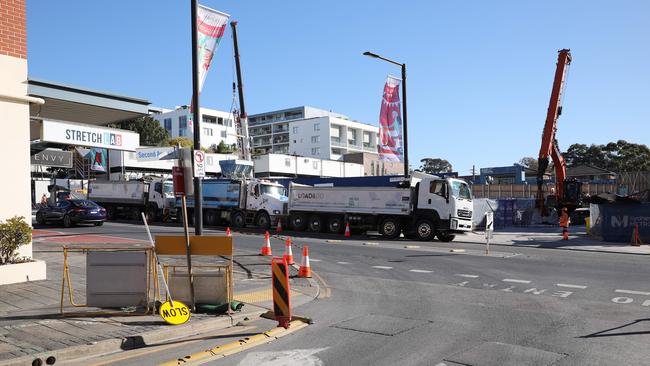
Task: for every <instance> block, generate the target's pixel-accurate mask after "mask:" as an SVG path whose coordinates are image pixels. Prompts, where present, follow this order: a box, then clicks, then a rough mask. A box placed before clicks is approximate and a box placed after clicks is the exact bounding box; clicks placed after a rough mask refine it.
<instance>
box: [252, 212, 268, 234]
mask: <svg viewBox="0 0 650 366" xmlns="http://www.w3.org/2000/svg"><path fill="white" fill-rule="evenodd" d="M255 225H257V227H259V228H260V229H262V230H266V229H268V228H270V227H271V218H270V217H269V214H267V213H266V211H261V212H258V213H257V216H255Z"/></svg>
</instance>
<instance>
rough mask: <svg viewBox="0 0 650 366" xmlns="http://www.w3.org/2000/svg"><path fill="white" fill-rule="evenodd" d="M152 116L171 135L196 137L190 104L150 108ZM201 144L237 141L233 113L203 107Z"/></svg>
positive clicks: (205, 145) (210, 144) (208, 144)
mask: <svg viewBox="0 0 650 366" xmlns="http://www.w3.org/2000/svg"><path fill="white" fill-rule="evenodd" d="M150 111H151V112H152V114H151V117H153V118H154V119H155V120H156V121H158V122H159V123H160V125H161V126H162V127H164V128H165V129H166V130H167V132H169V135H170V136H171V137H179V136H182V137H187V138H189V139H190V140H191V139H193V138H194V130H193V129H192V127H193V126H192V124H191V112H190V109H189V107H188V106H182V107H177V108H176V109H173V110H170V109H161V108H150ZM201 120H202V123H201V146H203V147H209V146H212V145H219V143H220V142H221V141H223V142H224V143H225V144H227V145H233V144H236V143H237V133H236V128H235V125H234V122H233V115H232V114H231V113H229V112H223V111H218V110H216V109H208V108H201Z"/></svg>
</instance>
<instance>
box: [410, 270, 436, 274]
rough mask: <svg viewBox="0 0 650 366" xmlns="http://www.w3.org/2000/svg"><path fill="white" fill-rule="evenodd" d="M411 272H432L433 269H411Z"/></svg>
mask: <svg viewBox="0 0 650 366" xmlns="http://www.w3.org/2000/svg"><path fill="white" fill-rule="evenodd" d="M409 272H415V273H431V272H433V271H428V270H426V269H409Z"/></svg>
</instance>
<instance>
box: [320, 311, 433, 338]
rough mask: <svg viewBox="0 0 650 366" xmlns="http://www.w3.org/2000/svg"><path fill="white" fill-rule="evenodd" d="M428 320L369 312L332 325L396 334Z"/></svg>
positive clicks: (364, 331)
mask: <svg viewBox="0 0 650 366" xmlns="http://www.w3.org/2000/svg"><path fill="white" fill-rule="evenodd" d="M428 323H430V321H428V320H418V319H408V318H399V317H394V316H387V315H378V314H368V315H363V316H360V317H357V318H352V319H349V320H344V321H342V322H340V323H336V324H334V325H332V327H334V328H339V329H347V330H353V331H356V332H362V333H370V334H379V335H383V336H389V337H390V336H394V335H398V334H400V333H404V332H407V331H409V330H411V329H413V328H416V327H419V326H420V325H423V324H428Z"/></svg>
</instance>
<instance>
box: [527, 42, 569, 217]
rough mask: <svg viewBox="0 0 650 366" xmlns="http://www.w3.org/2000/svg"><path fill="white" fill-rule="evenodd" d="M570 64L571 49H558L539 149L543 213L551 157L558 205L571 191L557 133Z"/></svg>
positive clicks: (538, 188)
mask: <svg viewBox="0 0 650 366" xmlns="http://www.w3.org/2000/svg"><path fill="white" fill-rule="evenodd" d="M570 64H571V50H569V49H566V48H565V49H561V50H560V51H558V57H557V65H556V69H555V78H554V79H553V89H552V90H551V99H550V101H549V105H548V111H547V113H546V122H545V124H544V131H543V132H542V146H541V147H540V149H539V159H538V167H537V207H538V208H539V209H540V212H542V213H543V212H544V201H545V200H544V193H543V190H542V186H543V183H544V173H545V172H546V168H547V167H548V164H549V157H550V158H551V159H553V167H554V169H555V202H556V206H557V207H561V206H564V205H565V201H567V199H566V198H567V193H569V192H567V189H566V162H565V161H564V158H563V157H562V153H561V152H560V148H559V145H558V142H557V139H556V137H555V133H556V131H557V119H558V117H559V116H560V115H561V114H562V93H563V91H564V86H565V82H566V75H567V71H568V68H569V65H570ZM578 188H579V187H578ZM571 191H572V192H570V193H571V195H570V196H571V197H574V196H575V192H574V191H575V187H574V186H572V188H571Z"/></svg>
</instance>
